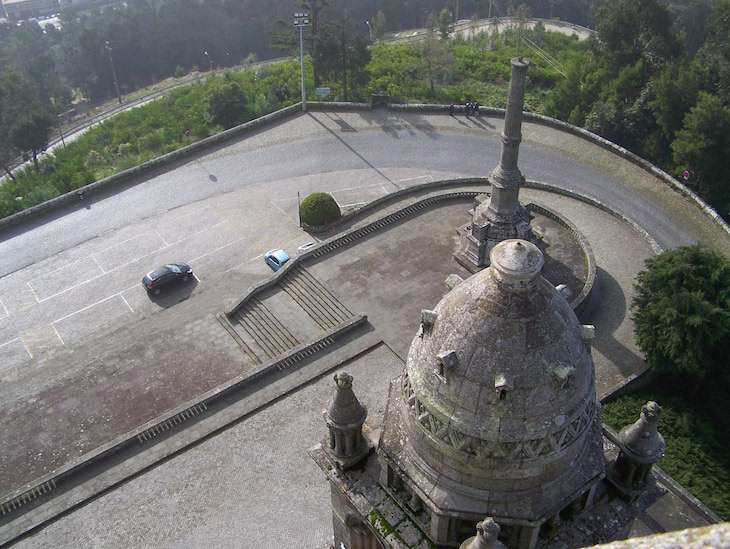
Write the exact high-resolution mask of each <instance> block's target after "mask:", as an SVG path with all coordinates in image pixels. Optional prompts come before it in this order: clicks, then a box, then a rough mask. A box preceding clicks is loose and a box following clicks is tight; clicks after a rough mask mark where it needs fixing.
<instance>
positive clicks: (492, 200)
mask: <svg viewBox="0 0 730 549" xmlns="http://www.w3.org/2000/svg"><path fill="white" fill-rule="evenodd" d="M529 64H530V62H529V61H528V60H527V59H523V58H522V57H515V58H514V59H512V75H511V77H510V86H509V97H508V99H507V110H506V113H505V119H504V130H503V132H502V155H501V157H500V161H499V165H498V166H497V167H496V168H495V169H494V170H492V172H491V173H490V174H489V178H488V179H489V182H490V183H491V185H492V193H491V196H490V197H489V199H488V200H485V201H484V202H481V203H479V204H477V205H476V206H475V207H474V210H473V211H472V223H471V226H470V227H468V228H467V229H466V231H465V232H464V233H463V234H462V243H461V255H462V256H463V257H464V259H466V260H467V261H468V262H470V263H472V264H473V265H475V266H476V267H485V266H487V265H489V252H490V251H491V249H492V248H493V247H494V246H495V245H496V244H498V243H499V242H502V241H503V240H507V239H512V238H520V239H523V240H530V239H531V238H532V230H531V227H530V215H529V213H528V212H527V211H526V210H525V209H524V208H523V207H522V205H521V204H520V202H519V192H520V187H522V186H523V185H524V184H525V178H524V176H523V175H522V173H521V172H520V169H519V168H518V167H517V158H518V156H519V149H520V142H521V141H522V109H523V107H524V103H525V81H526V76H527V68H528V67H529Z"/></svg>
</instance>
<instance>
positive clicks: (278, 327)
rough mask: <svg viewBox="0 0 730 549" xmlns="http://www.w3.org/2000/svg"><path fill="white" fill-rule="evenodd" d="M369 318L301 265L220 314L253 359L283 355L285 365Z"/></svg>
mask: <svg viewBox="0 0 730 549" xmlns="http://www.w3.org/2000/svg"><path fill="white" fill-rule="evenodd" d="M364 319H365V317H364V316H363V315H353V314H352V313H351V312H350V311H349V310H347V307H345V306H344V305H343V304H342V303H341V302H340V301H339V300H338V299H337V298H336V297H335V296H334V295H332V293H330V292H329V290H327V288H325V287H324V286H323V285H322V284H321V283H320V282H319V281H318V280H317V279H316V278H314V276H312V274H311V273H309V272H308V271H307V270H306V269H305V268H304V267H303V266H302V265H294V266H293V267H292V268H290V269H289V270H288V271H287V272H286V273H285V274H284V276H282V277H281V278H280V279H279V280H278V281H277V283H276V284H274V285H273V286H271V287H267V288H265V289H263V290H260V291H255V292H253V293H252V294H251V295H250V296H249V297H248V299H245V300H244V301H242V302H241V303H240V304H239V305H238V306H237V307H236V308H235V309H233V310H232V311H229V312H228V313H224V314H223V313H222V314H219V315H218V320H219V321H220V322H221V324H223V326H224V327H225V328H226V330H228V332H229V333H230V334H231V336H232V337H233V338H234V339H235V340H236V342H237V343H238V344H239V346H240V347H241V349H242V350H243V351H244V352H245V353H246V355H247V356H248V357H249V359H250V360H251V362H252V363H253V364H254V365H256V366H258V365H260V364H266V363H268V362H272V361H277V360H279V361H280V362H281V364H282V366H281V367H282V368H283V367H286V366H288V365H289V364H291V363H292V362H294V361H296V360H299V359H300V358H302V357H304V356H309V354H311V353H312V352H316V351H317V350H320V349H322V348H323V347H326V346H328V345H331V344H332V343H334V338H335V335H336V334H339V333H340V332H342V331H343V330H349V329H352V328H354V327H355V326H357V325H359V324H360V322H361V321H363V320H364Z"/></svg>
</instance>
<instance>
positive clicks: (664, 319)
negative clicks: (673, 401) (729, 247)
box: [631, 244, 730, 388]
mask: <svg viewBox="0 0 730 549" xmlns="http://www.w3.org/2000/svg"><path fill="white" fill-rule="evenodd" d="M635 289H636V295H635V297H634V299H633V301H632V305H631V307H632V310H633V312H634V322H635V329H636V341H637V343H638V345H639V348H640V349H641V350H642V351H643V352H644V353H646V356H647V358H648V360H649V363H650V364H651V365H652V367H654V368H655V369H656V370H658V371H659V372H665V373H667V374H669V375H672V376H676V377H679V378H680V379H683V380H684V382H685V383H686V386H687V387H695V388H698V387H699V384H701V383H702V382H705V383H718V382H719V383H722V384H723V385H724V386H726V387H727V386H728V382H729V381H730V371H729V370H728V368H727V365H728V364H729V363H730V362H729V361H730V261H728V259H727V258H726V257H724V256H722V255H721V254H719V253H717V252H715V251H713V250H710V249H709V248H706V247H704V246H702V245H700V244H695V245H692V246H684V247H681V248H676V249H674V250H670V251H668V252H664V253H662V254H660V255H658V256H655V257H652V258H649V259H647V260H646V270H645V271H642V272H640V273H639V275H638V277H637V283H636V285H635Z"/></svg>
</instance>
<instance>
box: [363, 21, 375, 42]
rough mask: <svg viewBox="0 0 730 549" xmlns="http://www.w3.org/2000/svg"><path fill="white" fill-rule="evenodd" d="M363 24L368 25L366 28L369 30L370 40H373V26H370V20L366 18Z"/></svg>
mask: <svg viewBox="0 0 730 549" xmlns="http://www.w3.org/2000/svg"><path fill="white" fill-rule="evenodd" d="M365 24H366V25H367V26H368V29H369V30H370V41H371V42H372V41H373V27H371V26H370V21H368V20H366V21H365Z"/></svg>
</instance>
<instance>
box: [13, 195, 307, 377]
mask: <svg viewBox="0 0 730 549" xmlns="http://www.w3.org/2000/svg"><path fill="white" fill-rule="evenodd" d="M272 210H275V211H272ZM267 219H270V220H274V219H275V220H276V225H275V226H267V225H266V222H265V221H266V220H267ZM307 239H308V237H307V235H306V234H304V233H302V232H301V231H300V230H299V227H298V224H297V223H296V222H295V221H294V220H293V219H290V220H288V221H287V218H286V216H282V215H281V211H280V210H279V207H278V206H277V205H276V204H274V203H273V202H272V201H271V200H269V199H268V198H267V197H265V196H263V195H262V194H260V193H259V192H258V191H257V190H256V189H246V190H243V191H239V192H235V193H230V194H228V195H225V196H221V197H218V198H214V199H209V200H206V201H203V202H200V203H196V204H192V205H190V206H185V207H181V208H178V209H175V210H172V211H170V212H168V213H166V214H164V215H162V216H159V217H156V218H153V219H150V220H147V221H142V222H139V223H136V224H134V225H131V226H129V227H127V228H125V229H123V230H120V231H115V232H112V233H109V234H107V235H105V236H102V237H99V238H96V239H94V240H92V241H89V242H87V243H85V244H82V245H80V246H76V247H74V248H72V249H70V250H67V251H65V252H63V253H60V254H58V255H56V256H54V257H51V258H49V259H47V260H45V261H43V262H41V263H38V264H35V265H33V266H31V267H27V268H25V269H22V270H20V271H17V272H15V273H12V274H11V275H8V276H6V277H4V278H3V279H2V280H0V305H1V307H0V364H2V368H3V369H5V368H7V367H10V366H12V365H14V364H18V363H20V362H23V361H25V360H28V359H30V358H33V357H34V356H36V355H38V354H40V353H42V352H44V351H46V350H48V349H50V348H53V347H58V346H62V345H73V344H74V343H75V342H78V341H81V340H82V339H83V338H84V336H86V335H88V334H90V333H91V332H93V331H95V330H97V329H98V328H99V326H102V325H109V324H111V323H119V322H121V323H125V324H126V323H131V322H134V317H135V316H139V315H145V316H146V315H149V314H153V313H154V311H155V310H156V309H159V308H164V307H169V306H170V305H173V304H174V303H176V302H179V301H181V300H183V299H185V298H186V297H187V296H188V295H189V294H190V292H191V291H193V289H194V288H195V287H196V285H204V284H206V283H207V281H208V280H209V279H210V278H211V277H214V276H215V275H216V274H218V273H221V272H226V271H230V270H233V269H237V268H242V269H244V270H253V271H254V272H255V273H258V274H260V276H262V277H263V276H266V275H267V274H268V273H269V271H268V268H267V267H266V266H265V265H264V262H263V261H255V260H256V259H257V258H260V257H261V255H262V254H263V253H264V252H265V251H266V250H267V249H270V248H274V247H279V246H289V247H292V248H293V249H294V250H295V249H296V247H297V246H299V245H301V244H303V243H305V241H306V240H307ZM179 261H184V262H187V263H189V264H190V266H191V267H192V268H193V272H194V277H195V280H190V281H188V282H187V283H184V284H178V285H174V286H173V287H171V288H169V289H168V290H167V291H165V292H163V293H162V294H161V295H160V296H157V297H155V296H148V295H147V292H146V291H145V289H144V287H143V286H142V284H141V279H142V276H143V275H144V274H145V273H146V272H148V271H150V270H152V269H154V268H156V267H158V266H160V265H163V264H165V263H169V262H179Z"/></svg>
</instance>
